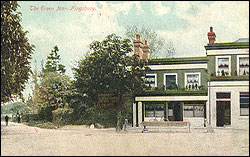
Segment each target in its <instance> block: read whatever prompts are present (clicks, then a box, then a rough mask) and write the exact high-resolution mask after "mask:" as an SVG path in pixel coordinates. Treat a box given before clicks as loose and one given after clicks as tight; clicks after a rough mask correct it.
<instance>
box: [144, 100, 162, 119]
mask: <svg viewBox="0 0 250 157" xmlns="http://www.w3.org/2000/svg"><path fill="white" fill-rule="evenodd" d="M145 117H164V104H154V103H152V104H145Z"/></svg>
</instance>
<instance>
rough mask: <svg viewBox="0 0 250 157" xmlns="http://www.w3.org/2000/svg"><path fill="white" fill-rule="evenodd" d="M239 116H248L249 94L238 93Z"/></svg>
mask: <svg viewBox="0 0 250 157" xmlns="http://www.w3.org/2000/svg"><path fill="white" fill-rule="evenodd" d="M240 115H241V116H249V92H240Z"/></svg>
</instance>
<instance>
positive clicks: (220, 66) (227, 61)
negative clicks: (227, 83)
mask: <svg viewBox="0 0 250 157" xmlns="http://www.w3.org/2000/svg"><path fill="white" fill-rule="evenodd" d="M227 75H231V57H230V56H217V57H216V76H227Z"/></svg>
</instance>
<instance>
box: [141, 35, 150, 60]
mask: <svg viewBox="0 0 250 157" xmlns="http://www.w3.org/2000/svg"><path fill="white" fill-rule="evenodd" d="M142 50H143V59H145V60H149V59H150V56H151V50H150V47H149V46H148V45H147V40H145V41H144V47H143V49H142Z"/></svg>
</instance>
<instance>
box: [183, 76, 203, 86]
mask: <svg viewBox="0 0 250 157" xmlns="http://www.w3.org/2000/svg"><path fill="white" fill-rule="evenodd" d="M188 74H198V75H199V82H198V85H199V86H200V85H201V73H200V72H195V73H185V82H184V84H185V87H186V86H187V75H188Z"/></svg>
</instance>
